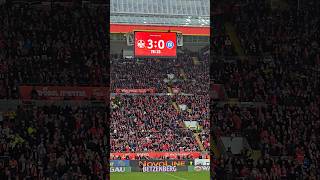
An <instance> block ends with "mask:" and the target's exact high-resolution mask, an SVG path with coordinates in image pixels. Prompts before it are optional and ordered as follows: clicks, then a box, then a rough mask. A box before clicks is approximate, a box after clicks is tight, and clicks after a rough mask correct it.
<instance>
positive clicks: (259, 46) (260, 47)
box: [210, 0, 320, 179]
mask: <svg viewBox="0 0 320 180" xmlns="http://www.w3.org/2000/svg"><path fill="white" fill-rule="evenodd" d="M216 8H217V9H220V10H221V11H220V12H221V13H216V14H214V15H213V22H212V23H213V26H214V31H215V32H213V33H214V36H213V37H212V41H211V47H212V49H211V56H212V57H211V58H210V60H211V62H210V63H211V66H210V79H211V86H212V88H213V89H214V88H215V92H212V96H211V110H210V114H211V127H213V129H212V133H213V138H212V139H213V141H214V143H213V145H214V146H219V147H220V153H219V154H218V153H217V151H214V149H219V148H217V147H213V148H212V150H213V151H214V152H213V154H214V157H216V159H215V161H212V166H211V167H212V169H211V171H212V174H211V175H213V176H214V177H215V178H216V179H280V178H281V179H319V178H320V176H319V175H320V171H319V170H320V168H319V166H320V164H319V163H320V161H319V160H320V159H319V157H320V154H319V152H320V151H319V150H320V146H319V140H320V139H319V137H320V134H319V130H318V129H319V126H320V121H319V103H320V98H319V92H320V91H319V89H320V87H319V79H320V75H319V74H320V73H319V65H320V51H319V42H320V41H319V40H320V39H319V38H320V35H319V23H320V21H319V20H320V19H319V17H320V16H319V13H320V11H319V8H320V3H319V1H312V0H311V1H264V0H263V1H228V3H225V4H222V1H219V2H217V6H216ZM217 12H218V11H217ZM213 85H214V87H213ZM217 87H219V88H220V89H218V88H217ZM226 137H228V138H230V139H231V142H232V141H233V142H235V141H236V139H237V138H240V137H242V138H244V139H245V140H246V141H247V146H243V147H242V148H240V146H236V145H234V144H232V143H227V142H226V141H225V140H226V139H227V138H226ZM221 145H222V146H221ZM221 147H222V148H221ZM239 148H240V149H239ZM236 149H239V150H241V151H238V152H236ZM221 152H223V153H221Z"/></svg>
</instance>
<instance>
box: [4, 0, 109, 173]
mask: <svg viewBox="0 0 320 180" xmlns="http://www.w3.org/2000/svg"><path fill="white" fill-rule="evenodd" d="M74 2H75V1H70V0H61V1H14V0H13V1H7V3H4V4H1V5H0V24H1V25H0V139H1V140H0V179H106V174H107V172H108V171H109V169H108V167H107V166H105V164H109V152H108V146H109V139H108V136H107V134H108V133H109V128H108V127H109V124H107V123H108V121H107V120H108V116H109V113H108V112H109V109H108V106H107V105H106V104H105V102H101V101H92V102H88V101H81V102H79V101H78V102H76V103H74V101H72V100H74V99H73V98H74V97H75V96H77V95H71V96H70V98H69V101H64V100H63V99H60V98H57V97H51V99H50V98H48V99H50V100H48V101H45V100H31V99H24V98H25V97H24V96H22V95H21V93H22V94H23V92H22V88H21V87H22V86H30V87H35V86H37V87H41V88H42V87H44V89H43V90H44V91H43V92H44V93H43V94H42V95H43V96H50V95H52V96H55V95H56V94H54V93H56V92H55V91H48V89H50V88H51V87H53V88H57V89H58V88H61V89H63V88H65V89H64V90H63V91H65V92H68V93H75V92H76V90H72V91H73V92H70V90H66V89H68V88H70V87H71V89H72V88H73V89H75V88H77V89H81V88H82V87H85V88H87V89H86V92H91V91H95V90H94V89H95V88H96V87H104V88H105V87H106V88H107V87H108V86H109V66H108V64H109V62H108V59H109V58H108V52H107V50H108V49H109V47H108V44H107V42H106V37H107V34H106V32H108V31H107V29H106V26H105V19H106V18H105V17H106V11H105V8H104V7H103V6H100V7H99V6H95V5H94V4H92V3H91V2H89V1H86V3H87V5H85V6H81V5H80V6H79V5H76V4H74ZM96 2H97V1H96ZM99 3H101V2H99ZM79 87H80V88H79ZM96 89H99V88H96ZM102 89H103V88H102ZM34 90H35V89H33V92H34ZM52 92H54V93H53V94H50V93H52ZM86 92H84V93H82V94H78V96H83V97H85V96H86V94H85V93H86ZM60 93H61V91H60ZM76 93H77V92H76ZM95 93H97V92H95ZM105 94H107V93H104V94H102V96H104V97H103V100H107V99H108V97H106V96H105ZM59 95H60V96H63V95H61V94H59V93H57V96H59ZM39 96H40V94H39ZM55 98H56V99H55ZM44 99H45V98H44ZM88 99H90V98H88ZM60 100H61V101H60ZM100 100H102V99H100ZM94 103H98V104H99V103H100V104H101V103H102V106H101V107H100V106H96V105H92V104H94ZM81 104H84V105H81Z"/></svg>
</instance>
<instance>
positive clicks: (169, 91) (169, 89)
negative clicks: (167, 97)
mask: <svg viewBox="0 0 320 180" xmlns="http://www.w3.org/2000/svg"><path fill="white" fill-rule="evenodd" d="M167 88H168V93H170V94H172V93H173V92H172V88H171V87H169V86H168V87H167Z"/></svg>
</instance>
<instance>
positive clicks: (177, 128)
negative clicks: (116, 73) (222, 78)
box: [110, 95, 209, 153]
mask: <svg viewBox="0 0 320 180" xmlns="http://www.w3.org/2000/svg"><path fill="white" fill-rule="evenodd" d="M176 99H177V100H176V101H177V102H178V101H179V102H182V101H183V102H184V103H188V104H186V105H187V106H188V108H189V109H190V110H191V111H189V112H187V111H185V112H184V113H181V112H180V110H178V109H176V108H177V107H176V108H175V106H174V105H173V102H174V101H175V100H173V99H172V98H171V97H170V96H166V95H164V96H154V95H139V96H137V95H117V96H115V97H113V99H112V110H111V125H110V128H111V133H110V138H111V147H110V149H111V152H128V153H129V152H148V151H161V152H169V151H172V152H180V151H181V152H192V151H199V150H200V149H199V145H198V144H197V142H196V140H195V137H194V133H193V132H192V130H190V129H188V128H186V127H185V125H184V120H196V121H199V124H200V125H202V126H203V127H204V128H205V129H208V128H209V123H208V121H209V120H208V107H205V104H203V105H202V104H201V103H202V102H205V101H208V100H206V99H208V98H206V97H199V98H192V97H185V96H182V97H181V96H179V97H176ZM192 99H193V100H192ZM204 141H208V140H204Z"/></svg>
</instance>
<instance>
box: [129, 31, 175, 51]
mask: <svg viewBox="0 0 320 180" xmlns="http://www.w3.org/2000/svg"><path fill="white" fill-rule="evenodd" d="M134 39H135V40H134V55H135V57H176V56H177V44H176V43H177V34H176V33H175V32H142V31H137V32H135V33H134Z"/></svg>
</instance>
